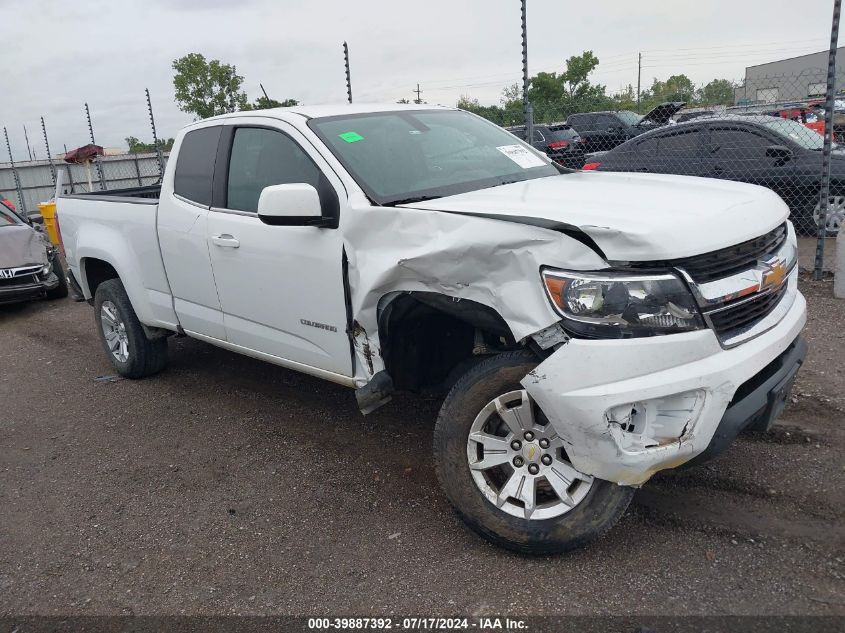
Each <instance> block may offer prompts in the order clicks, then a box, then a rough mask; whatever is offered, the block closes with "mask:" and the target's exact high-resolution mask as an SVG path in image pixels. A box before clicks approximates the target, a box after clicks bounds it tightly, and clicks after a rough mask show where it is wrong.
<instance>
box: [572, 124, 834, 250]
mask: <svg viewBox="0 0 845 633" xmlns="http://www.w3.org/2000/svg"><path fill="white" fill-rule="evenodd" d="M823 143H824V138H823V137H822V136H821V135H820V134H818V133H816V132H814V131H812V130H809V129H808V128H806V127H805V126H803V125H802V124H801V123H799V122H797V121H792V120H789V119H784V118H780V117H773V116H765V115H750V116H738V115H730V114H728V115H723V116H720V117H698V118H695V119H693V120H691V121H689V122H687V123H679V124H677V125H672V126H666V127H663V128H660V129H656V130H653V131H651V132H649V133H647V134H642V135H640V136H638V137H637V138H635V139H632V140H630V141H628V142H626V143H624V144H622V145H619V146H618V147H616V148H614V149H613V150H610V151H608V152H605V153H601V154H596V155H593V156H591V157H589V159H588V162H587V163H586V165H585V169H587V170H599V171H630V172H654V173H661V174H680V175H686V176H702V177H708V178H719V179H722V180H735V181H740V182H747V183H751V184H756V185H762V186H764V187H768V188H769V189H771V190H773V191H774V192H775V193H777V194H778V195H779V196H780V197H781V198H783V200H784V201H785V202H786V203H787V204H788V205H789V208H790V211H791V213H792V219H793V221H794V222H795V225H796V228H797V229H798V230H799V231H803V232H805V233H814V232H815V229H816V226H817V223H818V221H819V214H820V209H821V204H820V198H819V187H820V179H821V173H822V151H821V150H822V146H823ZM831 175H832V183H831V194H830V199H829V203H828V204H829V206H828V215H827V218H826V230H827V233H828V234H830V235H834V234H836V233H837V232H838V231H839V228H840V226H841V224H842V221H843V218H845V152H843V151H842V150H841V149H840V148H839V147H836V146H835V147H834V150H833V152H832V160H831Z"/></svg>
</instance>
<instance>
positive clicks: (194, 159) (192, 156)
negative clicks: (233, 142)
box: [173, 125, 222, 206]
mask: <svg viewBox="0 0 845 633" xmlns="http://www.w3.org/2000/svg"><path fill="white" fill-rule="evenodd" d="M221 130H222V127H221V126H219V125H216V126H213V127H204V128H201V129H199V130H192V131H190V132H188V133H187V134H185V138H183V139H182V144H181V145H180V146H179V156H178V158H177V159H176V172H175V173H174V175H173V191H174V193H177V194H179V195H180V196H182V197H183V198H186V199H188V200H191V201H192V202H197V203H199V204H202V205H206V206H210V205H211V182H212V179H213V177H214V160H215V158H216V157H217V142H218V141H219V140H220V131H221Z"/></svg>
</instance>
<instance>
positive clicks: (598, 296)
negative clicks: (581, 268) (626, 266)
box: [542, 269, 704, 338]
mask: <svg viewBox="0 0 845 633" xmlns="http://www.w3.org/2000/svg"><path fill="white" fill-rule="evenodd" d="M542 274H543V282H544V284H545V286H546V292H547V293H548V296H549V299H551V301H552V304H553V305H554V307H555V309H556V310H557V312H558V313H559V314H561V316H563V317H564V326H565V327H566V328H567V329H568V330H571V331H572V332H573V333H574V334H580V335H582V336H588V337H598V338H630V337H635V336H654V335H657V334H672V333H675V332H688V331H690V330H697V329H700V328H703V327H704V322H703V321H702V319H701V315H700V314H699V311H698V307H697V306H696V304H695V299H694V298H693V296H692V293H690V291H689V290H688V289H687V287H686V286H685V285H684V283H683V282H682V281H681V280H680V279H679V278H678V277H676V276H674V275H669V274H665V275H631V274H626V273H606V274H599V273H575V272H566V271H562V270H552V269H548V270H544V271H543V273H542Z"/></svg>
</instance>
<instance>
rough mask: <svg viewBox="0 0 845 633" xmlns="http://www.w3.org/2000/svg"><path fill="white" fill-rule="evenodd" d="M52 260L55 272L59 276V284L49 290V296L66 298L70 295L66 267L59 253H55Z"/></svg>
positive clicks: (51, 297) (50, 297)
mask: <svg viewBox="0 0 845 633" xmlns="http://www.w3.org/2000/svg"><path fill="white" fill-rule="evenodd" d="M52 262H53V272H54V273H55V275H56V277H58V278H59V285H58V286H56V287H55V288H53V289H52V290H48V291H47V298H48V299H64V298H65V297H67V295H68V290H67V275H66V274H65V268H64V266H62V262H61V261H60V260H59V256H58V255H53V258H52Z"/></svg>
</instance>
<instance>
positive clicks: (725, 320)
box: [706, 283, 789, 339]
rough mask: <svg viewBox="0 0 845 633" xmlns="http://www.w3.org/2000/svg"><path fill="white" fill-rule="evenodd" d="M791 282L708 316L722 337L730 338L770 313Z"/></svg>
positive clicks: (710, 313)
mask: <svg viewBox="0 0 845 633" xmlns="http://www.w3.org/2000/svg"><path fill="white" fill-rule="evenodd" d="M788 286H789V284H787V283H785V284H783V285H782V286H781V287H780V288H777V289H775V290H774V291H771V292H768V293H765V294H759V295H756V296H754V297H752V298H750V299H741V300H739V301H736V302H734V303H733V304H728V305H727V306H725V307H722V308H719V309H718V310H714V311H712V312H709V313H708V314H707V315H706V316H707V319H708V320H709V321H710V324H711V325H712V326H713V329H714V330H715V331H716V334H717V335H718V336H719V337H720V338H722V339H728V338H731V337H733V336H735V335H736V334H738V333H740V332H742V331H744V330H745V329H747V328H749V327H751V326H753V325H754V324H756V323H757V322H758V321H760V320H761V319H763V318H764V317H765V316H766V315H768V314H769V313H770V312H771V311H772V310H774V309H775V307H776V306H777V305H778V303H780V301H781V299H783V297H784V295H785V294H786V291H787V287H788Z"/></svg>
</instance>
